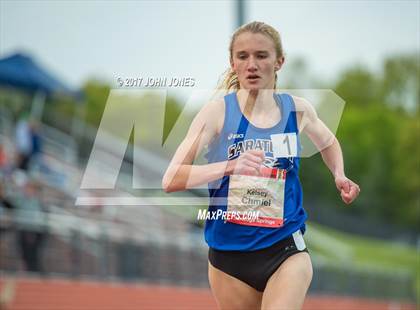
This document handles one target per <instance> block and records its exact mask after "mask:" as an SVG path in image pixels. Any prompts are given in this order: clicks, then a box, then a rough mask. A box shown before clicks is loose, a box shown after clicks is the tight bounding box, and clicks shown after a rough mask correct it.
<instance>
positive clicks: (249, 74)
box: [231, 32, 283, 90]
mask: <svg viewBox="0 0 420 310" xmlns="http://www.w3.org/2000/svg"><path fill="white" fill-rule="evenodd" d="M282 63H283V59H282V58H281V59H277V57H276V51H275V49H274V42H273V41H272V40H271V39H270V38H269V37H267V36H265V35H263V34H261V33H251V32H245V33H242V34H240V35H239V36H238V37H237V38H236V40H235V42H234V44H233V51H232V59H231V66H232V69H233V70H234V71H235V72H236V74H237V75H238V80H239V83H240V85H241V88H245V89H249V90H258V89H273V86H274V77H275V72H276V71H277V70H279V69H280V67H281V65H282Z"/></svg>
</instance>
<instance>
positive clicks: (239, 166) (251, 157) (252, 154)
mask: <svg viewBox="0 0 420 310" xmlns="http://www.w3.org/2000/svg"><path fill="white" fill-rule="evenodd" d="M264 158H265V153H264V151H257V150H248V151H246V152H244V153H241V155H239V157H238V158H237V159H235V160H234V161H235V163H234V170H233V174H243V175H260V174H261V172H260V169H261V168H262V166H263V162H264Z"/></svg>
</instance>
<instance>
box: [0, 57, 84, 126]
mask: <svg viewBox="0 0 420 310" xmlns="http://www.w3.org/2000/svg"><path fill="white" fill-rule="evenodd" d="M0 85H5V86H11V87H16V88H19V89H23V90H26V91H29V92H33V93H34V97H33V102H32V110H31V114H32V116H33V117H35V118H37V119H40V118H41V116H42V112H43V109H44V103H45V98H46V96H50V95H52V94H57V93H59V94H63V95H68V96H72V97H75V98H78V99H79V98H80V97H81V94H80V93H79V92H75V91H72V90H70V88H68V87H67V86H66V85H64V84H63V83H62V82H60V81H59V80H58V79H56V78H54V77H53V76H52V75H51V74H50V73H48V72H47V71H46V70H44V69H43V68H42V67H40V66H39V65H38V64H36V63H35V62H34V61H33V60H32V59H31V58H30V57H29V56H26V55H23V54H19V53H17V54H14V55H11V56H9V57H6V58H2V59H0Z"/></svg>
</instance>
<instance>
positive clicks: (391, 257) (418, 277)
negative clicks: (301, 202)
mask: <svg viewBox="0 0 420 310" xmlns="http://www.w3.org/2000/svg"><path fill="white" fill-rule="evenodd" d="M311 230H316V231H317V232H320V233H322V234H325V235H326V236H328V237H329V238H333V239H334V240H335V241H337V242H339V243H341V244H343V245H344V246H346V247H348V248H349V249H350V250H351V257H350V258H349V262H351V264H352V265H353V266H354V267H356V268H357V267H363V268H369V269H372V270H373V269H375V270H381V271H383V272H390V273H391V272H392V273H398V272H401V273H410V274H411V275H413V276H414V277H415V285H414V287H413V289H414V290H415V292H417V294H418V292H420V256H419V251H418V249H416V247H413V246H407V245H404V244H397V243H394V242H389V241H384V240H379V239H375V238H369V237H363V236H357V235H353V234H348V233H344V232H341V231H339V230H335V229H332V228H329V227H325V226H322V225H319V224H316V223H312V222H309V223H308V231H309V234H308V237H309V235H310V231H311ZM308 239H309V241H310V238H308ZM309 241H308V247H309V248H311V243H310V242H309ZM314 250H315V251H316V252H319V253H321V254H322V255H323V256H324V257H327V258H330V259H331V260H334V259H335V257H334V255H333V254H334V251H336V250H335V249H333V250H332V251H331V252H329V251H327V250H325V247H324V248H319V247H317V246H316V245H314Z"/></svg>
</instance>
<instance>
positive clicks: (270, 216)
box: [162, 22, 360, 310]
mask: <svg viewBox="0 0 420 310" xmlns="http://www.w3.org/2000/svg"><path fill="white" fill-rule="evenodd" d="M229 52H230V64H231V67H230V69H229V71H228V72H227V73H226V75H225V78H224V80H223V82H222V84H221V85H220V86H219V89H225V90H226V93H227V95H226V96H224V98H223V99H221V100H212V101H210V102H208V103H207V104H206V105H205V106H203V108H202V109H201V110H200V112H199V113H198V114H197V115H196V117H195V118H194V120H193V122H192V124H191V126H190V129H189V131H188V133H187V135H186V137H185V139H184V140H183V142H182V143H181V144H180V145H179V147H178V149H177V151H176V153H175V155H174V157H173V159H172V161H171V163H170V164H169V167H168V169H167V171H166V173H165V175H164V177H163V180H162V187H163V188H164V190H165V191H166V192H173V191H182V190H185V189H188V188H193V187H195V186H198V185H201V184H205V183H208V186H209V193H210V205H209V209H208V214H207V215H208V217H207V219H206V225H205V239H206V242H207V244H208V246H209V255H208V258H209V263H208V276H209V282H210V287H211V290H212V293H213V295H214V297H215V299H216V302H217V304H218V306H219V308H220V309H229V310H232V309H240V310H243V309H288V310H290V309H301V307H302V305H303V302H304V298H305V295H306V292H307V290H308V288H309V285H310V283H311V280H312V263H311V259H310V255H309V252H308V250H307V248H306V246H305V242H304V239H303V234H304V233H305V229H306V227H305V221H306V219H307V214H306V211H305V210H304V209H303V206H302V188H301V185H300V182H299V178H298V169H299V152H300V144H299V134H300V133H305V134H307V135H308V137H309V138H310V139H311V141H312V142H313V143H314V144H315V145H316V147H317V148H318V149H319V150H320V152H321V154H322V158H323V160H324V162H325V164H326V166H327V167H328V168H329V170H330V171H331V173H332V175H333V177H334V180H335V184H336V186H337V189H338V192H339V194H340V195H341V198H342V200H343V201H344V202H345V203H346V204H349V203H351V202H352V201H353V200H354V199H355V198H356V197H357V196H358V194H359V192H360V188H359V186H358V185H357V184H356V183H354V182H353V181H351V180H350V179H348V178H347V177H346V176H345V173H344V165H343V156H342V152H341V148H340V145H339V143H338V141H337V139H336V138H335V136H334V135H333V134H332V132H331V131H330V130H329V129H328V128H327V127H326V126H325V125H324V123H323V122H322V121H321V120H320V119H319V118H318V116H317V114H316V112H315V110H314V108H313V107H312V105H311V104H310V103H309V102H308V101H307V100H305V99H304V98H300V97H295V96H290V95H288V94H285V93H284V94H279V93H277V92H276V82H277V71H279V70H280V68H281V67H282V65H283V63H284V59H285V58H284V55H283V49H282V44H281V41H280V36H279V34H278V32H277V31H276V30H275V29H274V28H273V27H271V26H269V25H267V24H265V23H262V22H252V23H249V24H246V25H243V26H242V27H240V28H239V29H237V30H236V31H235V33H234V34H233V36H232V39H231V42H230V47H229ZM205 146H207V147H208V152H207V154H206V157H207V159H208V164H205V165H195V164H193V161H194V159H195V158H196V156H197V155H198V154H199V153H200V152H201V151H202V150H203V148H204V147H205ZM218 210H220V212H217V211H218ZM222 211H223V212H222ZM209 215H211V216H209Z"/></svg>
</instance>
